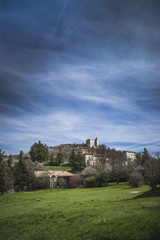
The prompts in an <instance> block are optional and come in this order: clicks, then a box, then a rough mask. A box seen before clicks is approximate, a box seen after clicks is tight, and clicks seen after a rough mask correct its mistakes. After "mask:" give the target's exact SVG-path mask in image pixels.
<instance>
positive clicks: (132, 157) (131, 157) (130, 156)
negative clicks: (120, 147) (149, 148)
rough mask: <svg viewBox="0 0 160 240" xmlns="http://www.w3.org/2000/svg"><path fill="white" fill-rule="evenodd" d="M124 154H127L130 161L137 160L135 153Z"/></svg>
mask: <svg viewBox="0 0 160 240" xmlns="http://www.w3.org/2000/svg"><path fill="white" fill-rule="evenodd" d="M124 153H125V154H126V158H127V160H128V161H130V162H133V161H134V160H136V153H135V152H133V151H124Z"/></svg>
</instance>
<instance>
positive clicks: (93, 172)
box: [82, 167, 97, 177]
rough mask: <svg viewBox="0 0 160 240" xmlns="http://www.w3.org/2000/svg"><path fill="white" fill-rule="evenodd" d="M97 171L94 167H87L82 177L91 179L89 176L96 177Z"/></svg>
mask: <svg viewBox="0 0 160 240" xmlns="http://www.w3.org/2000/svg"><path fill="white" fill-rule="evenodd" d="M96 173H97V171H96V170H95V169H94V168H93V167H86V168H85V169H84V170H83V171H82V176H84V177H89V176H94V175H96Z"/></svg>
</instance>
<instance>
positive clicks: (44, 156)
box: [29, 141, 49, 162]
mask: <svg viewBox="0 0 160 240" xmlns="http://www.w3.org/2000/svg"><path fill="white" fill-rule="evenodd" d="M29 154H30V156H31V159H32V161H33V162H34V161H38V162H45V161H48V159H49V151H48V147H47V145H46V144H43V143H41V141H39V142H38V143H34V144H33V145H32V146H31V148H30V151H29Z"/></svg>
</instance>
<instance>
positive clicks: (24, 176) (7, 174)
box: [0, 141, 160, 194]
mask: <svg viewBox="0 0 160 240" xmlns="http://www.w3.org/2000/svg"><path fill="white" fill-rule="evenodd" d="M89 150H90V152H92V153H94V154H96V155H97V156H98V159H97V162H96V164H95V165H94V166H86V163H85V160H84V158H83V156H82V154H81V152H76V151H75V149H72V150H71V152H70V155H69V164H70V166H71V167H72V172H73V173H79V174H80V175H81V178H82V181H81V183H82V184H83V186H86V187H103V186H107V184H108V182H117V184H119V182H120V181H129V183H130V185H131V186H134V187H138V186H139V185H140V184H142V183H147V184H149V185H150V187H151V188H152V190H153V191H155V190H156V187H157V184H159V183H160V154H159V153H156V154H155V155H154V156H152V155H150V154H149V152H148V151H147V149H146V148H144V151H143V152H142V153H138V154H136V160H135V161H133V162H131V161H128V160H127V158H126V154H125V153H124V152H122V151H117V150H115V149H111V148H108V147H107V146H105V145H100V146H99V147H98V148H96V149H94V148H91V149H89ZM4 154H5V153H4V152H3V151H2V150H0V193H1V194H3V193H5V192H7V191H9V190H12V189H14V191H21V190H29V189H34V188H35V182H36V180H35V176H34V170H35V169H34V167H33V165H34V163H35V164H36V165H37V162H40V163H43V164H44V163H45V164H47V165H53V166H59V165H60V164H61V163H63V161H64V160H65V159H64V156H63V153H62V152H61V151H59V152H57V154H56V155H53V153H49V150H48V147H47V145H46V144H43V143H41V141H39V142H38V143H34V144H33V145H32V146H31V148H30V151H29V154H30V157H31V160H32V161H31V160H30V161H29V160H27V164H26V162H24V159H23V152H22V151H20V154H19V156H18V162H16V163H15V164H14V163H13V159H12V156H11V155H10V156H9V158H8V160H5V155H4Z"/></svg>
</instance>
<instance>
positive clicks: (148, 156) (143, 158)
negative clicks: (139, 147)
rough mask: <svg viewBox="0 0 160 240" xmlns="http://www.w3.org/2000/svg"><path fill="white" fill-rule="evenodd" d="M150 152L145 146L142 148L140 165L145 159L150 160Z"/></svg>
mask: <svg viewBox="0 0 160 240" xmlns="http://www.w3.org/2000/svg"><path fill="white" fill-rule="evenodd" d="M150 157H151V156H150V154H149V152H148V150H147V149H146V148H144V151H143V153H142V165H144V164H145V163H146V162H147V161H149V160H150Z"/></svg>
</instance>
